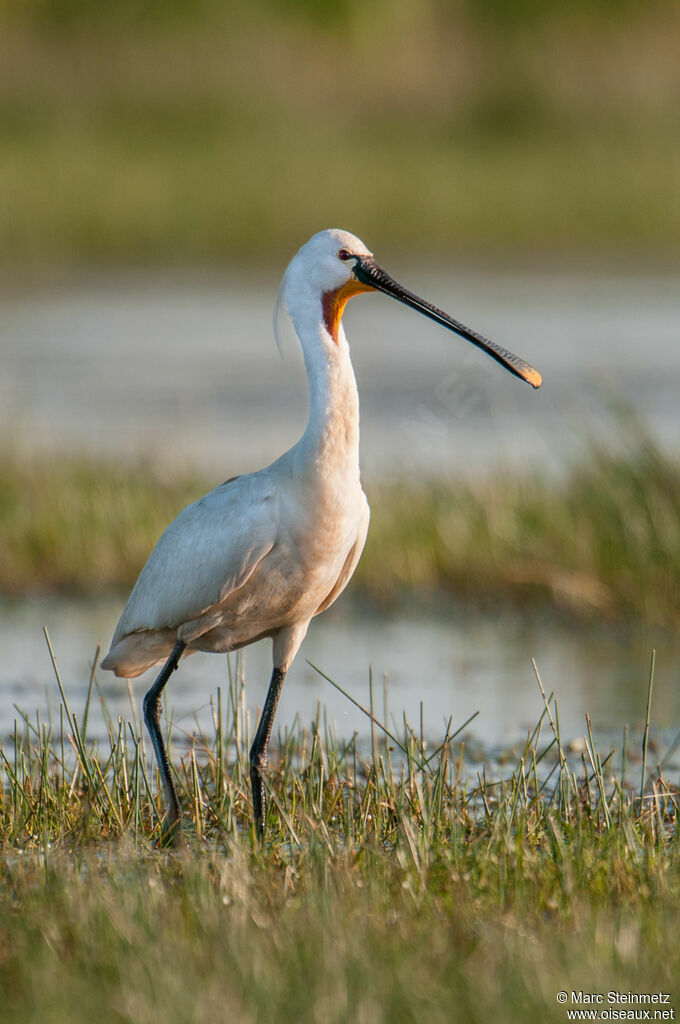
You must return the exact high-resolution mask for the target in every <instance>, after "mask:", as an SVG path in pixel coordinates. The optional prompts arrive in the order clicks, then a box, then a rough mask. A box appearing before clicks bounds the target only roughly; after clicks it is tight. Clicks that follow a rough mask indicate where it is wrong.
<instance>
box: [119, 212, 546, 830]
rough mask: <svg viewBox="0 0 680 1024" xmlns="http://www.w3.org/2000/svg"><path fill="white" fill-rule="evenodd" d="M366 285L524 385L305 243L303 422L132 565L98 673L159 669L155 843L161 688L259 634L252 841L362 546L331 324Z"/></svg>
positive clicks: (389, 284)
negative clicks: (299, 697) (274, 742)
mask: <svg viewBox="0 0 680 1024" xmlns="http://www.w3.org/2000/svg"><path fill="white" fill-rule="evenodd" d="M366 291H380V292H384V293H385V294H387V295H391V296H393V297H394V298H396V299H398V300H399V301H400V302H404V303H406V305H408V306H411V307H413V308H414V309H416V310H418V311H419V312H421V313H424V314H425V316H428V317H430V318H431V319H433V320H435V321H437V322H438V323H440V324H442V325H443V326H444V327H447V328H449V329H450V330H452V331H455V332H456V333H457V334H459V335H461V336H462V337H463V338H466V339H467V340H468V341H470V342H472V344H474V345H477V346H478V347H479V348H481V349H483V350H484V351H485V352H487V353H488V354H489V355H490V356H492V357H493V358H494V359H496V360H497V361H498V362H499V363H501V365H503V366H504V367H505V368H506V369H507V370H509V371H510V372H511V373H513V374H515V375H516V376H517V377H520V378H522V379H523V380H525V381H527V382H528V383H529V384H531V385H532V386H533V387H534V388H538V387H540V385H541V376H540V374H539V373H538V372H537V371H536V370H534V369H533V367H531V366H529V365H528V363H525V362H524V360H522V359H519V358H518V357H517V356H515V355H513V354H512V353H510V352H507V351H506V350H505V349H503V348H500V347H499V346H498V345H496V344H494V343H493V342H491V341H488V340H487V339H486V338H483V337H482V336H481V335H479V334H477V333H476V332H474V331H471V330H470V329H469V328H467V327H465V326H463V324H460V323H458V322H457V321H456V320H453V319H452V318H451V317H449V316H448V315H447V314H446V313H443V312H442V311H441V310H439V309H437V308H436V307H435V306H432V305H430V304H429V303H428V302H425V301H424V300H423V299H420V298H418V296H416V295H414V294H413V293H411V292H408V291H406V289H404V288H402V287H401V285H399V284H397V283H396V281H394V280H393V279H392V278H391V277H389V275H388V274H386V273H385V271H384V270H382V269H381V268H380V267H379V266H378V265H377V264H376V262H375V260H374V258H373V254H372V253H371V252H369V251H368V249H367V248H366V246H365V245H364V243H363V242H362V241H360V239H358V238H357V237H356V236H355V235H352V234H349V233H348V232H346V231H340V230H337V229H332V230H328V231H321V232H319V233H318V234H316V235H314V236H313V237H312V238H311V239H310V240H309V242H307V244H306V245H303V246H302V248H301V249H300V250H299V252H298V253H297V254H296V256H295V257H294V258H293V260H292V261H291V263H290V264H289V266H288V269H287V270H286V273H285V276H284V279H283V282H282V293H281V294H282V297H283V299H284V300H285V303H286V307H287V309H288V314H289V316H290V318H291V320H292V323H293V326H294V328H295V331H296V333H297V336H298V338H299V340H300V343H301V345H302V350H303V354H304V361H305V368H306V371H307V378H308V381H309V420H308V423H307V427H306V429H305V432H304V433H303V435H302V437H301V438H300V440H299V441H298V442H297V444H295V445H294V446H293V447H292V448H291V449H290V450H289V451H287V452H286V453H285V454H284V455H282V456H281V457H280V458H279V459H277V460H276V461H275V462H273V463H272V464H271V465H270V466H268V467H267V468H266V469H262V470H260V471H259V472H257V473H250V474H247V475H245V476H238V477H234V478H233V479H231V480H227V482H226V483H224V484H222V485H221V486H220V487H217V488H216V489H215V490H214V491H210V493H209V494H206V495H205V497H203V498H201V499H200V500H199V501H197V502H195V503H194V504H193V505H189V506H188V507H187V508H185V509H184V510H183V511H182V512H180V514H179V515H178V516H177V518H176V519H175V520H174V522H172V523H171V524H170V526H168V528H167V529H166V530H165V532H164V533H163V535H162V536H161V538H160V540H159V541H158V543H157V544H156V547H155V548H154V549H153V551H152V552H151V555H150V557H149V560H148V561H147V563H146V565H145V566H144V568H143V569H142V571H141V573H140V575H139V579H138V580H137V582H136V584H135V587H134V589H133V591H132V593H131V595H130V598H129V600H128V603H127V605H126V607H125V610H124V612H123V614H122V616H121V619H120V622H119V623H118V627H117V628H116V631H115V633H114V636H113V640H112V641H111V648H110V650H109V652H108V654H107V655H106V657H105V658H104V660H103V661H102V668H105V669H112V670H113V671H114V672H115V673H116V675H118V676H124V677H128V678H129V677H134V676H138V675H140V674H141V673H142V672H145V671H146V670H147V669H148V668H150V667H151V666H152V665H156V664H159V663H161V662H164V665H163V668H162V670H161V672H160V675H159V676H158V678H157V679H156V681H155V682H154V684H153V686H152V687H151V689H150V690H149V691H148V693H147V694H146V696H145V698H144V720H145V722H146V725H147V728H148V730H149V733H150V736H151V740H152V742H153V745H154V749H155V752H156V757H157V760H158V765H159V768H160V773H161V777H162V779H163V784H164V787H165V791H166V796H167V802H168V805H169V809H168V813H167V816H166V819H165V822H164V824H163V828H162V842H164V843H172V842H179V841H180V840H181V833H182V821H181V810H180V804H179V800H178V798H177V791H176V789H175V784H174V781H173V778H172V774H171V771H170V764H169V761H168V756H167V753H166V750H165V744H164V742H163V737H162V734H161V730H160V715H161V693H162V691H163V688H164V686H165V684H166V683H167V681H168V679H169V678H170V676H171V675H172V673H173V671H174V670H175V669H176V668H177V666H178V663H179V660H180V658H181V657H182V655H183V654H190V653H193V652H194V651H212V652H217V653H219V652H226V651H233V650H236V649H237V648H240V647H244V646H245V645H247V644H251V643H253V642H254V641H256V640H260V639H261V638H263V637H271V639H272V645H273V672H272V677H271V682H270V685H269V690H268V693H267V697H266V700H265V704H264V708H263V711H262V715H261V718H260V722H259V725H258V728H257V732H256V735H255V739H254V741H253V744H252V749H251V751H250V777H251V784H252V790H253V810H254V818H255V827H256V831H257V833H258V835H260V836H262V835H263V833H264V822H265V812H266V793H265V785H264V774H265V770H266V767H267V764H268V757H267V750H268V745H269V739H270V736H271V732H272V726H273V722H274V715H275V713H276V707H277V704H278V701H279V696H280V694H281V688H282V685H283V681H284V677H285V675H286V672H287V671H288V669H289V668H290V665H291V663H292V661H293V659H294V657H295V655H296V654H297V651H298V648H299V647H300V644H301V643H302V640H303V639H304V637H305V634H306V632H307V628H308V626H309V623H310V621H311V619H312V618H313V617H314V616H315V615H318V614H319V613H320V612H322V611H324V610H325V609H326V608H328V607H329V605H331V604H332V603H333V602H334V601H335V599H336V598H337V597H338V595H339V594H340V593H341V592H342V591H343V590H344V588H345V587H346V586H347V584H348V582H349V580H350V578H351V576H352V573H353V572H354V570H355V568H356V565H357V562H358V561H359V557H360V555H361V552H362V550H363V547H364V542H365V540H366V533H367V531H368V521H369V515H370V512H369V507H368V502H367V500H366V495H365V494H364V492H363V490H362V487H361V480H360V474H359V396H358V393H357V386H356V381H355V378H354V371H353V368H352V363H351V360H350V352H349V345H348V343H347V338H346V337H345V331H344V329H343V326H342V320H341V318H342V313H343V310H344V307H345V304H346V303H347V300H348V299H349V298H351V296H353V295H356V294H358V293H360V292H366Z"/></svg>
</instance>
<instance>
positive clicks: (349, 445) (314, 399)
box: [295, 311, 359, 479]
mask: <svg viewBox="0 0 680 1024" xmlns="http://www.w3.org/2000/svg"><path fill="white" fill-rule="evenodd" d="M295 327H296V329H297V333H298V336H299V338H300V341H301V344H302V351H303V354H304V360H305V368H306V370H307V379H308V382H309V420H308V422H307V428H306V430H305V432H304V434H303V435H302V438H301V439H300V441H299V443H298V446H297V448H298V452H299V455H300V456H301V459H302V461H303V463H304V467H305V471H307V472H312V473H314V474H315V475H319V474H321V475H322V476H326V475H327V474H329V472H335V473H338V474H341V475H342V477H343V478H345V479H347V478H348V477H354V476H355V477H356V478H357V479H358V477H359V395H358V392H357V384H356V379H355V377H354V370H353V368H352V362H351V359H350V354H349V345H348V344H347V339H346V337H345V332H344V330H343V328H342V324H341V323H338V324H337V325H335V330H334V333H333V335H331V333H330V331H329V329H328V327H327V326H326V324H325V321H324V318H323V313H322V311H321V313H320V314H317V315H316V316H314V315H312V316H310V317H309V319H308V320H307V322H306V323H296V324H295Z"/></svg>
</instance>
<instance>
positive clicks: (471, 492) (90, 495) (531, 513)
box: [0, 417, 680, 629]
mask: <svg viewBox="0 0 680 1024" xmlns="http://www.w3.org/2000/svg"><path fill="white" fill-rule="evenodd" d="M617 425H618V434H619V437H620V439H621V448H620V450H619V452H612V451H610V450H606V449H604V448H602V447H599V446H598V445H596V444H591V445H590V448H589V454H588V455H587V456H586V458H585V459H584V460H583V461H582V462H580V463H578V464H575V465H573V466H572V467H571V468H570V469H569V470H567V472H566V473H565V475H564V476H563V478H562V479H560V480H557V481H556V480H554V479H549V478H548V477H547V476H540V475H533V476H517V474H504V473H502V472H498V473H496V474H494V475H492V476H490V477H488V478H487V479H482V480H479V481H470V480H467V479H460V480H448V481H442V482H437V483H430V484H428V483H427V482H425V483H418V484H417V485H413V484H409V483H403V484H397V485H391V486H389V487H382V488H376V487H374V488H371V487H370V486H369V487H368V490H369V499H370V502H371V506H372V510H373V512H372V522H371V530H370V533H369V538H368V542H367V545H366V549H365V551H364V554H363V556H362V559H361V561H360V563H359V567H358V570H357V573H356V575H355V578H354V580H353V582H352V585H351V588H350V590H349V592H348V597H347V598H345V600H347V599H349V598H351V596H352V595H354V596H355V597H358V598H363V599H364V600H365V601H368V602H370V603H372V604H373V605H375V606H378V607H382V608H390V607H395V606H397V605H398V603H399V602H400V601H402V600H403V599H404V597H405V596H409V597H412V596H413V595H414V594H416V595H420V597H421V598H425V599H427V595H430V596H431V595H433V594H434V595H439V594H441V593H442V592H444V593H446V594H448V595H450V596H451V597H452V598H454V599H459V600H460V601H464V602H465V604H466V605H467V606H468V607H473V608H474V607H477V608H480V607H481V608H484V607H490V606H491V607H493V606H499V605H505V606H511V607H512V606H514V607H517V608H522V609H527V608H536V609H539V610H546V609H548V610H551V611H556V612H559V613H560V614H561V615H564V616H566V617H567V618H571V619H573V620H575V621H582V620H588V621H596V620H600V621H615V620H618V621H622V622H626V623H629V624H633V625H635V624H640V623H644V624H654V625H658V626H663V627H667V628H671V629H674V628H677V626H678V623H679V622H680V519H679V518H678V515H677V509H678V507H680V465H679V464H678V462H677V461H676V460H674V459H672V458H670V457H669V456H667V455H666V454H665V453H664V452H663V451H662V450H661V449H660V448H659V447H658V446H657V445H656V444H655V442H654V441H653V440H652V438H651V437H650V436H649V435H648V434H647V433H646V432H645V430H644V428H643V427H642V426H641V425H640V424H638V423H635V422H631V421H630V420H627V419H626V418H625V417H622V418H620V419H619V420H617ZM215 483H216V481H214V480H213V481H208V480H201V479H199V478H198V477H196V476H195V475H193V474H187V475H185V476H180V477H178V478H168V477H166V476H161V475H159V474H158V473H157V472H155V471H154V470H153V469H152V468H151V467H150V466H149V465H145V464H137V465H132V466H122V465H119V464H115V463H105V462H101V463H100V462H92V461H87V460H85V459H77V458H68V457H56V458H49V459H47V458H39V457H33V458H24V457H23V456H22V455H21V453H19V452H16V451H14V452H12V451H5V452H4V454H0V535H2V537H3V544H2V548H1V549H0V592H4V593H5V594H26V593H32V592H36V591H38V592H39V591H46V592H62V593H63V592H71V593H76V594H86V595H92V594H96V593H98V592H104V591H110V590H112V589H115V590H118V591H125V590H127V589H128V588H129V587H130V586H131V585H132V584H133V582H134V580H135V578H136V576H137V574H138V572H139V570H140V569H141V567H142V565H143V564H144V561H145V559H146V558H147V557H148V554H149V552H150V551H151V548H152V547H153V544H154V543H155V541H156V540H157V538H158V537H159V535H160V533H161V532H162V530H163V529H164V528H165V526H166V525H167V523H168V522H170V520H171V519H173V518H174V516H175V515H177V513H178V512H179V511H180V509H181V508H182V507H183V506H184V505H185V504H187V503H188V502H190V501H193V500H195V499H196V498H197V497H199V496H200V495H201V494H203V493H204V492H205V491H206V490H208V489H209V488H210V487H212V486H214V485H215Z"/></svg>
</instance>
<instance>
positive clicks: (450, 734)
mask: <svg viewBox="0 0 680 1024" xmlns="http://www.w3.org/2000/svg"><path fill="white" fill-rule="evenodd" d="M57 672H58V670H57ZM537 678H538V674H537ZM92 680H93V683H92V686H91V687H90V694H89V696H88V705H89V704H90V702H91V700H93V699H98V694H97V686H96V673H95V672H94V670H93V674H92ZM58 685H59V688H60V691H61V696H62V701H61V705H60V709H59V716H58V721H53V722H51V723H47V722H41V721H40V720H39V719H38V718H37V717H34V716H28V715H26V716H24V717H23V718H22V719H21V720H20V721H19V722H18V724H17V726H16V728H15V732H14V735H13V736H12V737H11V738H10V739H9V740H8V741H7V742H6V743H5V744H4V745H3V748H2V752H1V755H0V756H1V758H2V789H1V791H0V792H1V796H0V801H1V802H0V848H1V855H0V881H1V886H0V992H2V999H3V1020H5V1021H11V1022H14V1021H19V1020H21V1021H36V1022H37V1021H41V1022H42V1021H46V1020H49V1021H55V1022H60V1021H62V1020H63V1021H66V1020H68V1021H70V1022H79V1021H88V1022H90V1021H92V1020H93V1019H96V1018H97V1017H101V1016H102V1014H103V1013H105V1015H106V1019H107V1020H113V1021H139V1020H142V1019H143V1020H145V1021H151V1022H155V1021H159V1022H160V1021H168V1022H174V1021H187V1022H189V1021H192V1022H196V1021H198V1022H202V1021H208V1020H211V1021H212V1020H215V1019H230V1020H231V1019H233V1020H238V1021H260V1020H261V1021H272V1020H277V1021H279V1020H280V1021H300V1020H305V1021H306V1020H309V1021H319V1020H324V1021H338V1022H340V1021H346V1020H349V1019H352V1020H354V1019H356V1020H360V1021H366V1022H373V1021H376V1022H377V1021H388V1020H389V1021H435V1022H439V1021H441V1022H444V1021H451V1020H461V1021H462V1020H465V1021H472V1022H477V1021H479V1022H488V1021H489V1020H494V1021H517V1022H519V1021H522V1022H524V1021H527V1020H532V1019H535V1020H548V1021H552V1020H555V1021H558V1020H564V1019H565V1016H564V1010H563V1009H562V1008H560V1007H558V1006H557V1004H556V1002H555V997H556V994H557V992H558V991H560V990H562V989H566V990H568V991H571V990H572V989H574V990H581V989H585V990H589V991H604V992H606V991H608V990H609V989H612V988H613V989H619V990H621V991H626V992H627V991H631V990H633V991H645V992H648V991H652V990H656V989H658V990H660V991H669V992H672V984H673V981H674V979H677V977H678V968H680V955H679V954H678V947H677V942H676V941H675V938H674V937H675V935H676V928H677V914H678V910H680V871H679V869H678V864H679V860H678V849H677V847H678V833H677V814H678V795H677V793H678V791H677V788H676V787H675V786H672V785H671V784H670V783H669V781H668V779H666V778H664V777H663V776H662V774H661V771H660V770H659V769H658V768H654V769H653V770H651V771H648V770H647V767H646V766H643V767H642V770H641V777H640V778H639V779H635V780H628V782H624V780H623V779H622V777H621V775H620V774H617V770H618V766H617V761H618V758H614V757H613V756H612V752H607V754H606V755H604V756H603V755H601V754H599V752H598V751H597V749H596V747H595V743H594V741H593V736H592V730H591V728H590V723H588V724H587V729H586V745H585V751H584V755H583V759H582V762H581V768H580V769H575V768H574V765H573V764H572V762H571V761H570V758H569V755H568V753H567V752H566V751H565V750H564V748H563V746H562V741H561V737H560V732H559V712H558V708H557V704H556V701H555V699H554V697H553V695H552V694H549V695H548V694H545V692H544V690H543V685H542V683H541V681H540V679H539V686H540V694H541V696H540V697H539V701H540V702H542V704H543V712H542V714H541V716H540V719H539V721H538V723H537V726H536V728H535V729H534V730H533V732H532V733H531V734H530V735H529V736H528V737H527V740H526V743H525V745H524V748H523V749H522V750H521V752H520V754H519V756H518V757H517V759H516V761H515V763H514V767H512V766H511V767H510V768H508V770H507V771H506V772H505V773H504V775H503V777H502V778H490V777H487V773H486V771H485V770H484V771H482V772H480V773H479V774H477V773H472V772H471V771H470V769H469V766H467V765H466V764H465V759H464V750H463V746H462V743H464V735H463V736H460V735H458V736H455V737H454V726H453V725H452V723H449V725H448V727H447V728H446V730H445V733H444V735H443V736H442V737H440V739H439V740H438V741H437V742H436V743H434V744H432V745H430V746H428V745H427V744H426V743H425V741H424V740H423V738H422V736H421V733H420V730H419V729H418V728H412V727H411V726H410V725H409V724H408V723H407V722H406V721H404V723H403V728H402V729H401V730H399V731H397V730H395V729H391V730H390V732H391V736H388V735H387V734H386V733H385V732H384V731H383V728H382V726H383V723H379V722H378V721H377V720H375V721H374V723H373V725H374V729H373V739H372V742H371V744H370V745H369V747H368V748H367V749H361V748H360V747H359V746H358V745H357V740H356V736H355V737H353V738H350V739H349V741H347V740H341V739H339V738H338V737H336V736H335V735H334V734H333V732H332V731H331V730H330V729H329V728H328V727H327V725H326V724H325V721H324V718H323V715H322V714H321V712H320V713H319V714H318V715H317V718H316V720H315V721H314V722H312V723H311V725H310V726H309V727H303V726H301V725H300V724H299V723H296V724H295V725H294V727H293V728H291V729H289V730H286V731H284V732H282V733H280V735H279V740H278V750H277V751H276V754H275V756H274V757H273V765H272V773H271V776H270V780H269V788H270V793H271V799H270V803H269V813H268V822H267V841H266V844H265V845H264V847H260V846H259V845H258V844H257V843H256V841H255V837H254V833H253V829H252V815H251V806H250V795H249V786H248V770H247V769H248V764H247V750H248V744H249V739H250V737H249V723H248V719H247V716H246V715H245V712H244V707H245V699H244V691H243V681H242V679H241V678H240V676H239V674H238V673H237V672H232V675H231V678H230V683H229V687H228V688H227V689H226V690H225V691H221V690H218V692H217V694H216V696H215V698H214V700H213V728H212V731H211V734H210V735H193V736H186V735H183V734H179V733H178V730H176V729H172V730H171V736H172V739H173V747H174V749H173V750H172V760H173V763H174V765H176V766H177V783H178V788H179V791H180V795H181V800H182V803H183V806H184V809H185V813H186V818H187V833H188V843H187V847H186V849H185V850H184V851H182V852H181V853H179V854H170V853H165V852H161V851H159V850H157V849H156V848H154V845H153V844H154V840H155V839H156V838H157V836H158V820H159V806H158V779H157V778H156V772H155V770H154V768H153V762H152V759H151V756H150V754H151V752H150V750H147V749H146V745H145V741H144V737H143V735H142V734H141V732H140V729H139V722H138V721H137V720H136V718H135V719H134V720H133V721H131V722H125V721H123V720H116V721H114V720H113V719H111V717H110V716H108V736H107V739H106V741H105V742H103V743H100V744H95V743H92V742H90V741H89V740H88V738H87V729H86V724H85V723H86V721H87V718H88V713H89V709H88V706H86V707H85V708H84V709H83V712H82V714H77V713H76V712H75V711H74V709H72V708H71V707H70V706H69V704H68V700H67V694H66V692H65V689H64V688H63V685H62V682H61V681H59V684H58ZM650 697H651V677H650ZM178 741H179V742H178ZM619 764H620V762H619ZM638 783H639V785H638Z"/></svg>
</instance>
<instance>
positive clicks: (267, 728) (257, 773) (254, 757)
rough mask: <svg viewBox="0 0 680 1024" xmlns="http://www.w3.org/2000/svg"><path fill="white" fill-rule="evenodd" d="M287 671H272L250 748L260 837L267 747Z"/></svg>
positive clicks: (264, 806)
mask: <svg viewBox="0 0 680 1024" xmlns="http://www.w3.org/2000/svg"><path fill="white" fill-rule="evenodd" d="M285 678H286V673H285V672H284V671H283V670H282V669H280V668H275V669H274V671H273V672H272V678H271V682H270V684H269V690H268V691H267V699H266V700H265V702H264V708H263V709H262V717H261V718H260V723H259V725H258V727H257V732H256V733H255V739H254V740H253V745H252V747H251V748H250V784H251V786H252V787H253V810H254V812H255V831H256V832H257V834H258V836H259V837H260V839H262V838H263V837H264V819H265V814H266V812H267V796H266V794H265V790H264V773H265V771H266V770H267V765H268V764H269V758H268V757H267V749H268V747H269V740H270V738H271V734H272V726H273V725H274V715H275V714H276V708H277V706H278V703H279V697H280V696H281V689H282V687H283V680H284V679H285Z"/></svg>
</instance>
